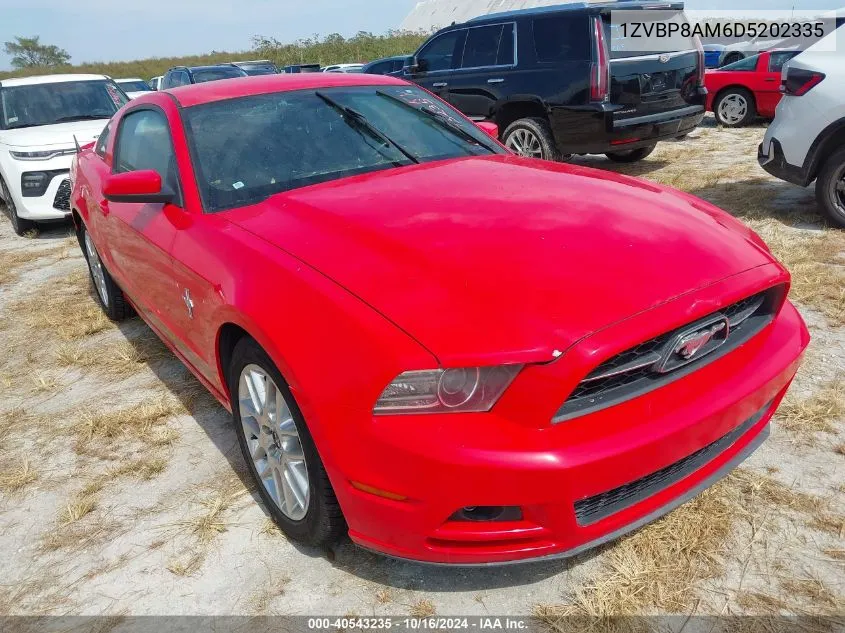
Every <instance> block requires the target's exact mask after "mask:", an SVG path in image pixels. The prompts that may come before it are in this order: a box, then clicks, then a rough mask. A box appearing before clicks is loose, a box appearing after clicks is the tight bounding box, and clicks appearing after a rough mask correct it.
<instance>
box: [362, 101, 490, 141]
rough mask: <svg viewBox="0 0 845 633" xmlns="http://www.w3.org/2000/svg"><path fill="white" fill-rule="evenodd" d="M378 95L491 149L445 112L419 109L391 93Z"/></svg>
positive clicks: (428, 108)
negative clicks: (420, 113)
mask: <svg viewBox="0 0 845 633" xmlns="http://www.w3.org/2000/svg"><path fill="white" fill-rule="evenodd" d="M376 94H377V95H378V96H380V97H384V98H385V99H390V100H391V101H395V102H396V103H398V104H400V105H403V106H405V107H406V108H408V109H409V110H413V111H414V112H422V113H423V114H424V115H426V116H427V117H429V118H431V119H435V120H436V121H438V122H439V123H441V124H442V125H443V126H444V127H446V129H448V130H449V131H450V132H453V133H454V134H455V135H457V136H460V137H461V138H462V139H464V140H465V141H469V142H470V143H472V144H473V145H479V146H481V147H484V148H486V149H490V148H489V147H488V146H487V145H485V144H484V143H482V142H481V141H479V140H478V139H477V138H475V137H474V136H473V135H472V134H470V133H469V132H467V131H466V130H465V129H464V128H462V127H461V126H460V125H458V124H457V123H455V122H454V121H453V120H452V119H450V118H449V117H448V116H447V115H445V114H444V113H443V112H440V111H439V110H435V109H434V108H431V107H428V106H422V107H420V108H418V107H417V106H414V105H411V104H410V103H408V102H407V101H405V100H404V99H400V98H399V97H397V96H396V95H392V94H390V93H389V92H383V91H381V90H376Z"/></svg>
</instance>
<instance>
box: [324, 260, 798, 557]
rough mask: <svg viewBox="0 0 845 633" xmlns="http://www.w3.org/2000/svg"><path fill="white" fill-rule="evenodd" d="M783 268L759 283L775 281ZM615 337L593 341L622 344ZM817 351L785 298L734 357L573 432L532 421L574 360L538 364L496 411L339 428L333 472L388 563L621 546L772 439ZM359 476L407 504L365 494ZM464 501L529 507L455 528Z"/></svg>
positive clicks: (358, 526)
mask: <svg viewBox="0 0 845 633" xmlns="http://www.w3.org/2000/svg"><path fill="white" fill-rule="evenodd" d="M774 268H775V267H774V266H771V267H769V266H766V267H763V268H762V269H757V271H756V272H755V273H754V274H753V275H752V276H753V277H756V278H760V277H764V276H765V275H766V274H771V276H772V278H773V279H774V272H773V270H772V269H774ZM766 269H769V270H768V272H766ZM748 276H749V275H745V277H746V278H747V277H748ZM719 285H720V284H717V285H716V286H719ZM756 289H759V288H755V290H756ZM720 292H724V288H721V289H719V288H718V287H717V288H712V289H710V290H708V291H707V292H704V293H700V294H699V295H698V297H697V299H698V302H696V301H694V300H693V299H689V300H690V301H692V302H693V303H700V302H701V301H703V302H704V303H705V304H706V303H707V301H708V299H707V296H708V294H712V297H713V298H714V299H715V298H716V297H718V296H719V293H720ZM741 292H742V291H741ZM671 303H673V302H670V304H671ZM670 304H667V305H666V306H662V307H660V308H655V310H653V311H652V312H653V313H654V314H649V315H647V316H641V317H635V318H632V319H630V320H629V321H628V322H626V324H625V325H624V326H622V328H623V330H626V331H628V332H634V331H635V330H636V329H637V328H638V323H639V325H642V324H643V323H645V322H647V321H648V319H654V320H655V321H658V322H662V319H661V315H660V314H658V313H661V312H662V313H663V315H664V316H665V315H666V314H669V312H670V311H671V310H672V308H671V307H668V306H669V305H670ZM677 307H678V306H677V305H676V306H675V308H677ZM644 319H645V320H644ZM609 330H611V331H610V332H604V333H598V334H596V335H594V337H599V338H601V337H602V336H604V337H610V338H616V337H618V336H619V335H620V330H619V329H618V328H609ZM613 330H615V332H614V331H613ZM626 335H627V334H626ZM808 342H809V334H808V332H807V329H806V327H805V325H804V323H803V321H802V319H801V317H800V315H799V314H798V312H797V311H796V310H795V308H794V307H793V306H792V305H791V304H789V303H786V304H785V305H784V307H783V309H782V310H781V312H780V313H779V314H778V316H777V318H776V319H775V320H774V321H773V322H772V323H771V324H770V325H769V326H767V327H766V328H765V329H764V330H763V331H762V332H760V333H759V334H758V335H756V336H755V337H754V338H753V339H751V340H750V341H748V342H747V343H745V344H744V345H742V346H741V347H740V348H738V349H737V350H735V351H733V352H731V353H730V354H727V355H725V356H723V357H721V358H719V359H717V360H715V361H713V362H712V363H710V364H707V365H704V366H702V367H701V368H700V369H698V370H697V371H695V372H693V373H691V374H690V375H688V376H686V377H684V378H682V379H680V380H677V381H675V382H673V383H670V384H669V385H666V386H665V387H662V388H660V389H658V390H656V391H653V392H650V393H647V394H645V395H642V396H640V397H638V398H635V399H633V400H630V401H627V402H624V403H622V404H619V405H616V406H614V407H611V408H609V409H605V410H602V411H598V412H596V413H593V414H590V415H586V416H583V417H582V418H577V419H574V420H570V421H568V422H564V423H561V424H557V425H546V426H544V427H543V428H537V427H536V426H535V425H533V424H530V423H527V422H526V419H525V418H528V417H530V414H534V413H536V411H532V409H535V410H536V409H541V408H542V407H543V405H541V404H540V403H541V402H543V403H544V402H545V401H547V400H549V397H548V395H549V390H555V389H559V388H560V384H561V383H563V384H566V382H567V380H568V378H567V375H568V374H569V373H571V367H568V366H567V362H566V361H567V359H568V358H570V353H571V352H567V353H566V354H565V355H564V356H563V357H562V358H561V359H559V360H558V361H557V362H555V363H552V364H549V365H544V366H535V367H528V368H526V369H525V370H524V371H523V374H522V375H521V376H520V377H519V378H518V379H517V381H516V382H515V383H514V385H512V387H511V389H510V390H509V392H507V393H506V394H505V396H504V397H503V398H502V400H501V401H500V402H499V403H498V404H497V406H496V407H494V409H493V411H491V412H490V413H486V414H459V415H451V416H449V415H442V416H394V417H375V418H372V421H371V425H370V426H369V429H368V430H367V431H366V432H364V433H363V434H361V433H360V429H356V425H354V424H350V425H345V428H348V429H349V431H348V433H344V432H343V431H342V430H339V431H338V437H337V441H338V443H339V444H340V443H342V444H343V445H344V446H346V449H347V450H346V454H347V455H349V454H350V453H351V452H354V457H350V458H346V459H345V460H342V462H344V463H341V464H332V470H331V471H330V475H331V477H332V481H333V484H334V487H335V491H336V493H337V495H338V498H339V500H340V502H341V506H342V507H343V510H344V514H345V516H346V518H347V522H348V523H349V534H350V537H351V538H352V540H353V541H354V542H356V543H357V544H359V545H361V546H362V547H365V548H367V549H371V550H375V551H378V552H381V553H384V554H387V555H390V556H394V557H398V558H404V559H411V560H415V561H422V562H427V563H442V564H457V565H479V564H500V563H506V562H517V561H527V560H533V559H543V558H550V557H552V558H553V557H562V556H571V555H574V554H577V553H579V552H581V551H584V550H585V549H589V548H591V547H595V546H596V545H598V544H601V543H604V542H606V541H608V540H611V539H614V538H617V537H618V536H620V535H622V534H624V533H626V532H628V531H630V530H632V529H635V528H637V527H639V526H641V525H643V524H644V523H647V522H649V521H651V520H653V519H654V518H656V517H658V516H660V515H661V514H664V513H665V512H668V511H669V510H671V509H673V508H674V507H676V506H678V505H680V504H681V503H683V502H684V501H685V500H687V499H689V498H690V497H691V496H694V495H695V494H697V493H698V492H700V491H701V490H703V489H704V488H705V487H707V486H709V485H711V484H712V483H713V482H714V481H716V480H717V479H718V478H720V477H722V476H724V475H725V474H726V473H727V472H729V471H730V469H731V468H733V467H734V466H736V464H738V463H739V462H740V461H742V459H744V458H745V457H746V456H747V455H748V454H750V452H751V451H753V450H754V448H755V447H756V446H757V445H759V443H760V442H762V440H763V439H764V437H765V435H766V433H767V427H768V424H769V421H770V419H771V416H772V415H773V414H774V411H775V409H776V408H777V406H778V404H779V403H780V401H781V399H782V398H783V396H784V394H785V393H786V390H787V388H788V386H789V384H790V383H791V381H792V379H793V377H794V375H795V373H796V371H797V369H798V366H799V362H800V358H801V356H802V354H803V351H804V349H805V347H806V345H807V343H808ZM518 383H519V384H518ZM564 395H565V394H564ZM532 396H533V397H532ZM557 404H558V405H559V404H560V403H559V402H558V403H557ZM520 412H522V413H523V414H525V415H520ZM542 415H543V416H545V412H543V413H542ZM755 415H756V416H757V417H756V418H755ZM548 419H551V415H549V417H548ZM749 421H750V422H751V424H750V425H749V426H746V427H745V428H744V429H742V433H741V434H740V435H736V436H735V437H733V438H732V440H731V441H730V442H729V443H727V444H725V443H722V444H717V446H718V447H719V451H718V453H715V454H713V455H712V459H710V458H708V460H707V461H706V463H703V464H702V465H700V466H699V467H697V468H696V469H695V470H694V472H691V473H688V474H685V475H684V476H683V477H681V478H679V479H677V480H674V481H671V482H669V483H668V484H667V485H666V486H665V487H662V488H660V489H659V490H656V491H653V492H652V493H651V494H649V495H647V496H645V497H643V498H635V499H634V500H633V501H632V502H631V503H630V504H629V505H627V506H626V507H624V508H622V509H619V510H618V511H615V512H613V513H612V514H610V515H609V516H605V517H603V518H601V519H599V520H596V521H594V522H591V523H586V524H585V523H584V522H583V521H579V518H578V515H577V514H576V509H575V508H576V504H578V503H579V502H581V501H583V500H585V499H588V498H594V497H596V496H600V495H602V494H604V493H607V492H608V491H612V490H615V489H618V488H620V487H623V486H626V485H628V484H631V483H632V482H637V481H639V480H642V479H644V478H647V477H649V476H650V475H654V474H655V473H657V472H658V471H662V470H664V469H667V467H671V466H673V465H675V464H677V463H679V462H681V461H683V460H685V459H689V458H690V456H692V455H694V454H696V453H697V452H698V451H701V450H702V449H704V448H705V447H708V446H710V445H713V444H714V443H715V442H718V441H719V440H721V439H722V438H725V437H726V436H730V435H731V433H732V432H734V431H736V430H737V429H738V428H739V427H741V426H742V425H743V423H746V422H749ZM332 452H333V453H334V454H335V455H338V454H339V453H338V451H332ZM338 467H339V469H340V470H341V471H343V472H342V474H340V473H338V472H337V469H338ZM351 481H357V482H363V483H365V484H367V485H368V486H371V487H372V488H375V489H379V490H385V491H389V492H392V493H394V494H397V495H401V496H404V497H405V499H403V500H395V499H388V498H384V497H381V496H377V495H375V494H371V493H369V492H363V491H361V490H359V489H357V488H354V487H353V486H352V485H351V483H350V482H351ZM466 506H518V507H520V508H521V511H522V519H521V520H517V521H508V522H501V523H496V522H467V521H452V520H450V517H451V516H452V515H453V513H455V512H456V511H457V510H459V509H460V508H463V507H466Z"/></svg>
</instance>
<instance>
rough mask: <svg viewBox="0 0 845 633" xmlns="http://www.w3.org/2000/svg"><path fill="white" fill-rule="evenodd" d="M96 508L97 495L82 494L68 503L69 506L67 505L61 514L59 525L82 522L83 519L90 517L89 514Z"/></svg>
mask: <svg viewBox="0 0 845 633" xmlns="http://www.w3.org/2000/svg"><path fill="white" fill-rule="evenodd" d="M96 507H97V497H96V495H92V494H80V495H79V496H77V497H74V498H73V499H71V500H70V501H68V502H67V504H65V507H64V508H63V509H62V511H61V513H60V514H59V524H60V525H68V524H70V523H76V522H77V521H80V520H81V519H82V518H83V517H86V516H88V514H90V513H91V512H93V511H94V508H96Z"/></svg>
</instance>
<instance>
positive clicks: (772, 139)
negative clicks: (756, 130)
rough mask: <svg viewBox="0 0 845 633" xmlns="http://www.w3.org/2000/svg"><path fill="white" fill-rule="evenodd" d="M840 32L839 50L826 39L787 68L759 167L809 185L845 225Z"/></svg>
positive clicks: (844, 61)
mask: <svg viewBox="0 0 845 633" xmlns="http://www.w3.org/2000/svg"><path fill="white" fill-rule="evenodd" d="M840 31H845V29H841V28H840V29H839V30H838V31H834V32H833V33H831V34H830V35H828V36H827V37H829V38H833V37H838V38H839V41H838V42H837V47H836V49H837V52H825V50H824V48H825V47H824V45H823V44H822V42H824V41H825V40H826V39H827V38H825V40H822V41H821V42H819V43H818V44H816V45H815V46H812V47H810V48H808V49H807V50H806V51H804V52H803V53H801V54H800V55H798V56H797V57H795V58H793V59H792V60H790V61H789V62H788V63H787V64H786V66H784V68H783V76H782V80H781V92H783V93H784V97H783V99H782V100H781V102H780V104H778V107H777V111H776V115H775V120H774V122H773V123H772V124H771V125H770V126H769V129H768V131H767V132H766V136H765V138H764V139H763V143H762V144H761V145H760V147H759V149H758V151H757V159H758V161H759V162H760V165H762V166H763V169H765V170H766V171H767V172H769V173H770V174H772V175H773V176H777V177H778V178H781V179H783V180H786V181H788V182H791V183H794V184H796V185H800V186H802V187H806V186H808V185H809V184H810V183H812V182H813V181H814V180H816V198H817V199H818V201H819V206H820V207H821V210H822V211H823V212H824V214H825V215H826V216H827V217H828V218H829V219H830V220H831V221H832V222H833V223H835V224H837V225H838V226H842V227H845V47H843V46H842V44H843V37H842V34H841V33H840Z"/></svg>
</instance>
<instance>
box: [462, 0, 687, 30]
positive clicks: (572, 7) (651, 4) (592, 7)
mask: <svg viewBox="0 0 845 633" xmlns="http://www.w3.org/2000/svg"><path fill="white" fill-rule="evenodd" d="M646 7H648V8H655V9H683V8H684V3H683V2H675V1H664V2H660V1H659V0H657V1H651V0H616V1H613V0H610V1H599V2H570V3H568V4H554V5H550V6H545V7H535V8H532V9H515V10H513V11H501V12H499V13H488V14H486V15H480V16H478V17H477V18H472V19H471V20H467V22H464V24H477V23H479V22H486V21H487V20H502V19H505V18H519V17H525V16H531V15H542V14H545V13H557V12H558V11H572V12H575V11H590V12H596V13H598V12H601V11H606V10H607V9H620V10H621V9H632V8H633V9H639V8H646ZM453 26H458V25H457V24H455V25H453ZM447 28H450V27H447Z"/></svg>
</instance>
